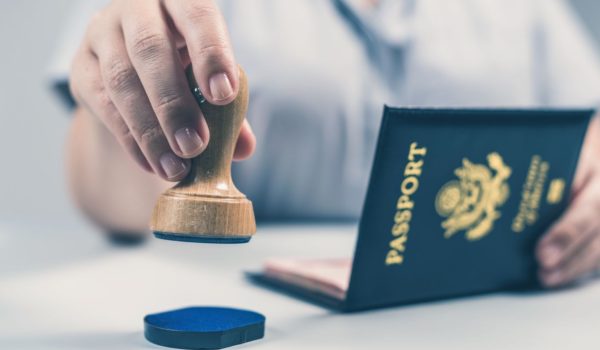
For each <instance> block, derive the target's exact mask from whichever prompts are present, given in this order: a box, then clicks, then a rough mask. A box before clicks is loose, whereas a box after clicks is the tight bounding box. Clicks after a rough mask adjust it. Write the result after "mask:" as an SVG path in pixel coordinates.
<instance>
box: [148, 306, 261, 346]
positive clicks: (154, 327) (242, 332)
mask: <svg viewBox="0 0 600 350" xmlns="http://www.w3.org/2000/svg"><path fill="white" fill-rule="evenodd" d="M264 333H265V317H264V316H263V315H261V314H259V313H256V312H253V311H248V310H241V309H233V308H227V307H188V308H183V309H177V310H173V311H166V312H161V313H156V314H151V315H147V316H146V317H145V318H144V336H145V337H146V339H148V341H150V342H152V343H154V344H157V345H162V346H167V347H171V348H178V349H222V348H226V347H229V346H233V345H238V344H242V343H246V342H249V341H252V340H256V339H260V338H262V337H263V336H264Z"/></svg>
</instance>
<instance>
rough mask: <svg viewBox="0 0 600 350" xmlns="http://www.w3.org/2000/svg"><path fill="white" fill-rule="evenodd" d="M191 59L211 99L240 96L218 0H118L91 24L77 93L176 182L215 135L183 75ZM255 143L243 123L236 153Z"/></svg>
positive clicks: (74, 81)
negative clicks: (212, 134)
mask: <svg viewBox="0 0 600 350" xmlns="http://www.w3.org/2000/svg"><path fill="white" fill-rule="evenodd" d="M190 63H191V64H192V65H193V68H194V77H195V78H196V81H197V82H198V84H199V85H200V90H201V91H202V94H203V95H204V96H205V98H206V99H207V101H208V102H209V103H212V104H216V105H225V104H228V103H230V102H231V101H233V100H234V99H235V97H236V95H237V91H238V68H237V65H236V63H235V60H234V57H233V53H232V50H231V45H230V43H229V39H228V34H227V30H226V28H225V24H224V21H223V18H222V16H221V14H220V12H219V10H218V9H217V7H216V5H215V4H214V2H213V1H212V0H114V1H113V2H112V3H111V4H110V5H108V6H107V7H106V8H105V9H104V10H103V11H101V12H100V13H98V14H97V15H96V16H95V17H94V18H93V19H92V21H91V23H90V24H89V27H88V30H87V33H86V35H85V39H84V40H83V42H82V44H81V46H80V48H79V51H78V53H77V55H76V57H75V59H74V61H73V65H72V68H71V75H70V76H71V80H70V86H71V91H72V94H73V96H74V98H75V99H76V101H77V102H78V104H79V105H80V106H82V107H83V108H85V109H87V110H88V111H89V112H90V113H91V114H92V115H93V116H95V117H96V118H98V119H99V120H100V121H101V122H102V123H103V124H104V125H105V126H106V128H107V129H108V130H109V131H110V132H111V133H112V134H113V135H114V136H115V137H116V139H117V140H118V141H119V143H120V144H121V146H122V147H123V148H124V149H125V150H126V151H127V153H129V154H130V155H131V156H132V157H133V158H134V159H135V160H136V161H137V163H139V164H140V165H141V166H142V167H143V168H144V169H146V170H148V171H154V173H156V174H158V175H159V176H160V177H161V178H163V179H165V180H169V181H178V180H181V179H183V178H184V177H185V175H186V174H187V173H188V172H189V169H190V161H189V158H193V157H195V156H197V155H198V154H200V153H202V151H203V150H204V149H205V148H206V145H207V144H208V142H209V137H210V135H209V130H208V128H207V125H206V121H205V119H204V117H203V115H202V112H201V110H200V108H199V107H198V104H197V102H196V100H195V99H194V96H193V95H192V93H191V91H190V88H189V85H188V82H187V79H186V76H185V73H184V68H185V67H186V66H187V65H189V64H190ZM254 147H255V139H254V135H253V134H252V131H251V129H250V127H249V125H248V123H247V122H244V125H243V126H242V130H241V132H240V136H239V138H238V142H237V147H236V151H235V155H234V158H236V159H242V158H245V157H248V156H249V155H250V154H251V153H252V151H253V150H254Z"/></svg>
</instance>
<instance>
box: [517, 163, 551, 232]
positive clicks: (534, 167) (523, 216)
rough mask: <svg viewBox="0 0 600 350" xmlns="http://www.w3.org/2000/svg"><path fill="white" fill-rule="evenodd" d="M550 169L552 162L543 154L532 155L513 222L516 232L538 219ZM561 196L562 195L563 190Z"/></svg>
mask: <svg viewBox="0 0 600 350" xmlns="http://www.w3.org/2000/svg"><path fill="white" fill-rule="evenodd" d="M549 169H550V164H548V162H547V161H545V160H543V159H542V157H541V156H539V155H537V154H536V155H534V156H533V157H531V162H530V163H529V170H528V171H527V178H526V179H525V182H524V183H523V189H522V190H521V202H520V203H519V211H518V213H517V216H515V218H514V219H513V222H512V230H513V231H514V232H516V233H519V232H523V230H524V229H525V227H527V226H531V225H533V224H535V222H536V221H537V219H538V211H539V209H540V201H541V199H542V194H543V191H544V187H545V185H546V180H547V178H548V170H549ZM555 186H560V185H555ZM555 191H556V190H555ZM557 195H558V193H555V194H554V196H557ZM560 196H561V197H562V190H561V193H560Z"/></svg>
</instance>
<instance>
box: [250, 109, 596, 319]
mask: <svg viewBox="0 0 600 350" xmlns="http://www.w3.org/2000/svg"><path fill="white" fill-rule="evenodd" d="M592 115H593V111H592V110H491V109H490V110H464V109H404V108H390V107H386V108H385V110H384V115H383V120H382V124H381V128H380V133H379V139H378V144H377V149H376V154H375V158H374V162H373V167H372V172H371V178H370V183H369V188H368V191H367V196H366V199H365V201H364V206H363V212H362V216H361V220H360V225H359V234H358V240H357V244H356V249H355V254H354V260H353V267H352V274H351V279H350V285H349V288H348V291H347V294H346V299H345V300H342V301H335V300H331V299H330V298H326V297H323V296H319V295H315V294H314V293H303V292H302V290H301V288H298V287H290V288H286V286H285V284H283V283H280V282H279V283H278V282H277V281H272V280H271V281H269V279H268V278H265V276H260V275H258V276H255V279H259V280H260V281H261V282H266V283H269V284H271V285H273V286H275V287H278V288H285V289H287V290H288V292H291V293H293V294H295V295H300V294H302V295H303V297H304V298H305V299H309V300H310V299H312V300H314V301H317V302H321V303H322V304H325V305H326V306H329V307H333V308H335V309H340V310H343V311H356V310H364V309H371V308H377V307H385V306H390V305H397V304H407V303H414V302H420V301H426V300H436V299H444V298H450V297H458V296H464V295H471V294H478V293H485V292H492V291H500V290H509V289H521V288H533V287H535V286H536V284H537V282H536V281H537V278H536V263H535V258H534V254H533V251H534V246H535V243H536V241H537V240H538V239H539V237H540V236H541V235H542V234H543V233H544V231H545V230H546V229H547V228H548V227H549V225H551V224H552V222H553V221H555V220H556V219H557V218H558V217H559V216H560V215H561V213H562V212H563V210H564V209H565V208H566V206H567V204H568V201H569V192H570V186H571V182H572V180H573V176H574V173H575V169H576V166H577V162H578V158H579V152H580V148H581V144H582V141H583V138H584V135H585V132H586V130H587V126H588V123H589V120H590V117H591V116H592ZM324 301H326V302H324Z"/></svg>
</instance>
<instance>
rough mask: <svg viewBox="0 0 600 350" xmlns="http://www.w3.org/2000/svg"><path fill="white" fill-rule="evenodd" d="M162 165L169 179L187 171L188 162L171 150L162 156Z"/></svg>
mask: <svg viewBox="0 0 600 350" xmlns="http://www.w3.org/2000/svg"><path fill="white" fill-rule="evenodd" d="M160 166H162V168H163V171H164V172H165V174H166V175H167V177H168V178H169V179H175V178H178V177H179V176H181V175H182V174H184V173H185V172H186V171H187V165H186V163H185V162H184V161H183V160H182V159H181V158H179V157H177V156H176V155H174V154H173V153H171V152H167V153H165V154H163V155H162V156H161V157H160Z"/></svg>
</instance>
